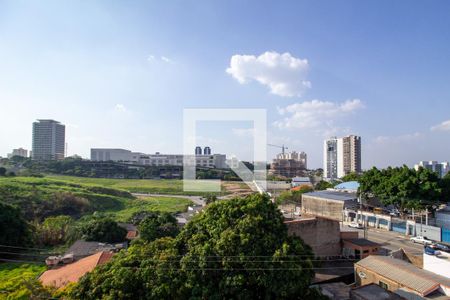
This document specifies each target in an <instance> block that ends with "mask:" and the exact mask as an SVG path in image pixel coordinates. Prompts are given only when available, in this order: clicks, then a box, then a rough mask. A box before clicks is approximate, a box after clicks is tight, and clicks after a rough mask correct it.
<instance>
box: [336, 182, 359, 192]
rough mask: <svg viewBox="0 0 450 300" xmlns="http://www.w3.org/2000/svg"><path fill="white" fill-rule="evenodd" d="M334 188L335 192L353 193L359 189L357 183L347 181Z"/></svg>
mask: <svg viewBox="0 0 450 300" xmlns="http://www.w3.org/2000/svg"><path fill="white" fill-rule="evenodd" d="M334 188H335V189H337V190H354V191H356V190H358V188H359V183H358V181H347V182H343V183H340V184H338V185H336V186H335V187H334Z"/></svg>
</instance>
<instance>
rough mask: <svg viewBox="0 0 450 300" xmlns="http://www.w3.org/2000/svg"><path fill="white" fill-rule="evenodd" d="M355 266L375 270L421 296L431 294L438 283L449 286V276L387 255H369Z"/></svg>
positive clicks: (437, 286)
mask: <svg viewBox="0 0 450 300" xmlns="http://www.w3.org/2000/svg"><path fill="white" fill-rule="evenodd" d="M355 266H359V267H363V268H365V269H368V270H370V271H372V272H375V273H377V274H379V275H381V276H383V277H386V278H388V279H390V280H393V281H395V282H397V283H399V284H401V285H402V286H404V287H406V288H408V289H410V290H413V291H415V292H417V293H419V294H420V295H423V296H427V295H428V294H431V293H432V292H433V291H435V290H437V289H438V288H439V286H440V285H443V286H445V287H448V288H450V278H446V277H444V276H440V275H437V274H435V273H432V272H429V271H426V270H423V269H420V268H418V267H416V266H414V265H413V264H410V263H407V262H405V261H403V260H399V259H395V258H392V257H388V256H378V255H371V256H368V257H366V258H364V259H362V260H360V261H358V262H356V263H355Z"/></svg>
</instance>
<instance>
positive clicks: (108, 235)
mask: <svg viewBox="0 0 450 300" xmlns="http://www.w3.org/2000/svg"><path fill="white" fill-rule="evenodd" d="M81 234H82V238H83V239H85V240H86V241H98V242H103V243H117V242H123V241H124V240H125V236H126V235H127V231H126V230H125V229H124V228H122V227H120V226H119V225H118V224H117V222H115V221H114V220H113V219H111V218H93V219H92V220H90V221H88V222H86V223H85V224H83V225H82V226H81Z"/></svg>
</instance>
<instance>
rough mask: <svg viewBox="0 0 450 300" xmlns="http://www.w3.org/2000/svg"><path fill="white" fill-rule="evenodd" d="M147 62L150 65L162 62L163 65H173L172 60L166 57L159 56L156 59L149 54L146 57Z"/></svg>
mask: <svg viewBox="0 0 450 300" xmlns="http://www.w3.org/2000/svg"><path fill="white" fill-rule="evenodd" d="M147 61H148V62H151V63H152V62H163V63H168V64H173V63H175V61H174V60H172V59H170V58H168V57H167V56H164V55H162V56H160V57H159V58H158V57H156V56H155V55H153V54H149V56H147Z"/></svg>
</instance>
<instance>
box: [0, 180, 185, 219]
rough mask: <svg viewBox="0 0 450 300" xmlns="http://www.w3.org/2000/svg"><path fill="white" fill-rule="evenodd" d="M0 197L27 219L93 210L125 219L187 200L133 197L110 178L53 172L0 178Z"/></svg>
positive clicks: (177, 207) (181, 207)
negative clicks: (81, 176)
mask: <svg viewBox="0 0 450 300" xmlns="http://www.w3.org/2000/svg"><path fill="white" fill-rule="evenodd" d="M135 181H139V180H135ZM129 182H131V183H132V182H133V181H131V180H129ZM129 184H130V183H129ZM0 199H1V200H2V201H5V202H7V203H10V204H13V205H16V206H18V207H20V208H21V210H22V213H23V214H24V216H25V218H26V219H27V220H29V221H33V220H43V219H44V218H45V217H48V216H55V215H70V216H72V217H74V218H75V219H77V218H79V217H81V216H83V215H87V214H91V213H94V212H103V213H108V214H111V215H112V216H114V217H115V218H116V219H117V220H119V221H127V218H129V217H131V215H132V214H133V213H134V212H138V211H164V212H173V213H175V212H182V211H185V210H186V209H187V206H188V205H189V204H190V203H191V202H190V201H189V200H187V199H183V198H177V197H164V196H158V197H135V196H133V195H132V194H130V193H129V192H128V191H126V190H124V189H118V187H117V184H116V183H115V182H114V180H110V179H87V180H86V178H79V177H55V176H53V177H45V178H35V177H3V178H0Z"/></svg>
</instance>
